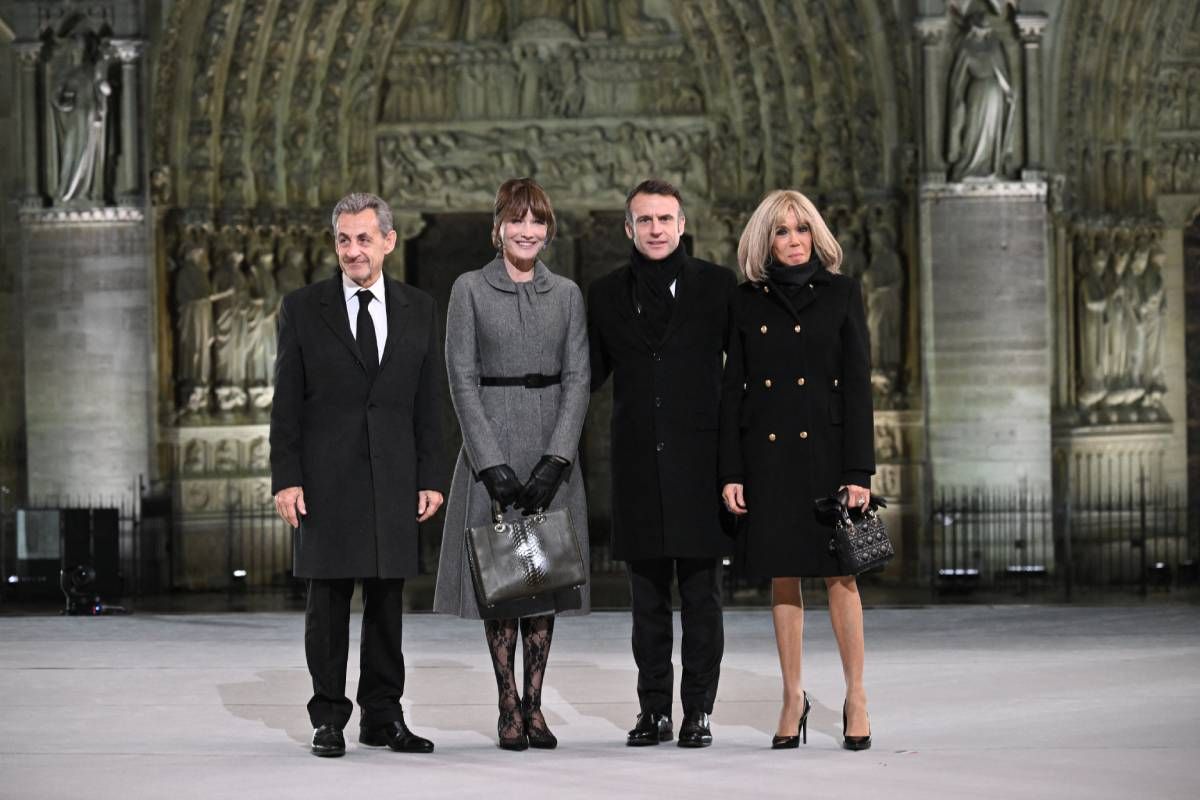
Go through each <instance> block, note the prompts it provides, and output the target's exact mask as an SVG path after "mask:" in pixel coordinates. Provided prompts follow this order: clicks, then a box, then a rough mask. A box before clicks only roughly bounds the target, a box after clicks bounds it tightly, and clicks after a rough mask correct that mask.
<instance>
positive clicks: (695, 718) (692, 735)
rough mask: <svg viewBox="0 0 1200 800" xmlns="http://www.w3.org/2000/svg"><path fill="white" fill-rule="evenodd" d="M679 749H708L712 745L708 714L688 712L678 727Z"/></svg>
mask: <svg viewBox="0 0 1200 800" xmlns="http://www.w3.org/2000/svg"><path fill="white" fill-rule="evenodd" d="M676 744H678V745H679V746H680V747H708V746H709V745H710V744H712V729H711V728H709V726H708V714H705V713H704V712H703V711H689V712H687V715H686V716H685V717H684V718H683V724H682V725H680V726H679V741H678V742H676Z"/></svg>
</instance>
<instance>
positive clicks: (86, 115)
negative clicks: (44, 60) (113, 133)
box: [48, 28, 113, 204]
mask: <svg viewBox="0 0 1200 800" xmlns="http://www.w3.org/2000/svg"><path fill="white" fill-rule="evenodd" d="M56 44H57V46H56V48H55V50H56V52H55V56H54V57H53V58H52V59H51V62H50V65H49V66H50V70H51V72H50V87H49V97H48V99H49V102H50V107H51V109H52V110H53V117H54V143H55V148H56V156H57V163H58V175H57V176H56V178H57V180H56V181H55V190H54V199H55V200H56V201H57V202H59V203H69V202H72V201H83V202H90V203H96V204H99V203H103V202H104V194H105V190H106V186H105V174H106V167H107V161H108V150H107V146H106V145H107V139H108V98H109V96H110V95H111V94H112V91H113V90H112V84H110V83H109V82H108V69H109V64H110V63H111V59H112V55H111V54H110V53H109V51H108V48H107V47H105V46H104V43H103V42H101V40H100V39H99V37H98V36H97V35H96V34H95V33H93V32H92V31H89V30H85V29H79V28H76V29H75V30H73V31H71V32H69V33H68V34H66V35H63V36H60V37H58V40H57V43H56Z"/></svg>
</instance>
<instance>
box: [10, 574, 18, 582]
mask: <svg viewBox="0 0 1200 800" xmlns="http://www.w3.org/2000/svg"><path fill="white" fill-rule="evenodd" d="M8 582H9V583H20V582H21V579H20V578H18V577H17V576H16V575H9V576H8Z"/></svg>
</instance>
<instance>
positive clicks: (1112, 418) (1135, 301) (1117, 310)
mask: <svg viewBox="0 0 1200 800" xmlns="http://www.w3.org/2000/svg"><path fill="white" fill-rule="evenodd" d="M1159 236H1160V231H1158V230H1156V229H1153V228H1148V227H1145V226H1129V227H1115V228H1107V227H1101V228H1097V227H1085V228H1083V229H1081V230H1080V231H1079V232H1078V233H1077V236H1076V244H1075V269H1076V279H1075V280H1076V302H1075V330H1076V341H1077V343H1078V344H1077V354H1076V355H1077V361H1076V363H1077V364H1078V369H1077V390H1076V402H1077V405H1078V408H1079V411H1080V415H1081V417H1080V419H1081V421H1082V422H1084V423H1086V424H1092V425H1096V424H1111V423H1114V422H1159V421H1162V420H1165V419H1166V416H1165V412H1164V410H1163V406H1162V399H1163V395H1164V394H1165V393H1166V385H1165V376H1164V372H1163V326H1164V310H1165V304H1166V298H1165V295H1164V290H1163V276H1162V270H1163V263H1164V258H1165V257H1164V255H1163V251H1162V247H1161V245H1160V244H1159V242H1158V238H1159Z"/></svg>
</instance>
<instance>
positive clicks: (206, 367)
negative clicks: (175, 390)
mask: <svg viewBox="0 0 1200 800" xmlns="http://www.w3.org/2000/svg"><path fill="white" fill-rule="evenodd" d="M209 272H210V265H209V261H208V251H207V250H205V249H204V247H202V246H198V245H197V246H193V247H190V248H189V249H188V250H187V252H186V253H185V254H184V256H183V263H182V264H181V265H180V267H179V271H178V272H177V273H176V274H175V290H174V293H173V299H174V301H175V378H176V380H177V381H178V384H179V388H180V390H181V392H182V395H181V396H180V402H181V404H182V405H183V410H184V411H185V412H188V413H202V412H204V411H205V410H207V409H208V399H209V389H210V384H211V381H212V346H213V300H214V299H216V298H217V297H218V296H219V295H217V294H215V293H214V292H213V289H212V285H211V283H210V282H209Z"/></svg>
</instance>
